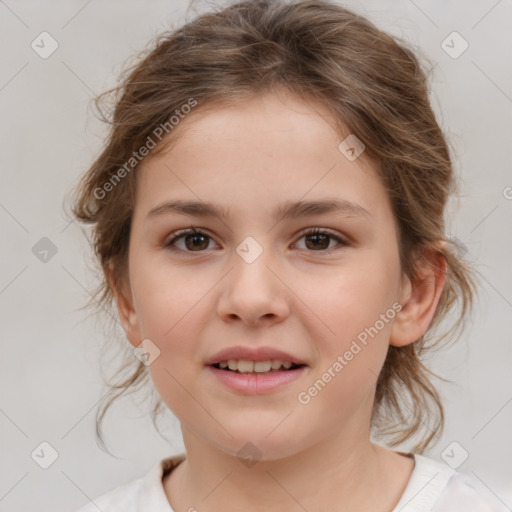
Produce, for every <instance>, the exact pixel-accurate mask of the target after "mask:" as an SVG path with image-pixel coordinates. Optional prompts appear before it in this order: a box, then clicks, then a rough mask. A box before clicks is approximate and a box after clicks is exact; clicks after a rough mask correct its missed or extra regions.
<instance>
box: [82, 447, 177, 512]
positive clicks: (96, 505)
mask: <svg viewBox="0 0 512 512" xmlns="http://www.w3.org/2000/svg"><path fill="white" fill-rule="evenodd" d="M184 458H185V454H179V455H175V456H173V457H168V458H165V459H162V460H161V461H159V462H158V463H157V464H155V465H154V466H153V467H152V468H151V470H150V471H149V472H148V473H147V474H146V475H145V476H143V477H140V478H137V479H135V480H132V481H130V482H128V483H126V484H123V485H120V486H118V487H116V488H115V489H113V490H111V491H109V492H107V493H106V494H103V495H101V496H99V497H97V498H94V499H91V500H90V502H89V503H88V504H87V505H84V506H83V507H82V508H80V509H79V510H77V511H76V512H98V510H101V511H102V512H142V511H147V510H151V511H153V512H173V510H172V508H171V506H170V504H169V502H168V500H167V497H166V495H165V491H164V488H163V484H162V476H163V475H164V473H168V472H169V471H171V470H172V469H173V468H174V467H175V466H177V465H178V464H179V463H180V462H181V461H182V460H184Z"/></svg>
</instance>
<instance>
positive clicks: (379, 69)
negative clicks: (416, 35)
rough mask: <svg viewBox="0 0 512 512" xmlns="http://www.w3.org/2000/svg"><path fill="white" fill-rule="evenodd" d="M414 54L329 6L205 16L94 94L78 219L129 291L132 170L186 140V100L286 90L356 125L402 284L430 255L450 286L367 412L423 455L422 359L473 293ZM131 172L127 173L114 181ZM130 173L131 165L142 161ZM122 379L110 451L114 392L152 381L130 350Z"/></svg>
mask: <svg viewBox="0 0 512 512" xmlns="http://www.w3.org/2000/svg"><path fill="white" fill-rule="evenodd" d="M415 51H416V52H417V50H415ZM415 51H413V50H411V49H409V48H408V45H407V43H406V42H405V41H402V40H401V39H398V38H396V37H391V36H390V35H388V34H386V33H384V32H382V31H381V30H379V29H377V28H376V27H375V26H374V25H373V24H372V23H371V22H369V21H368V20H366V19H365V18H364V17H362V16H359V15H357V14H355V13H353V12H351V11H349V10H347V9H345V8H343V7H340V6H339V5H336V4H334V3H331V2H329V1H323V0H303V1H297V2H284V1H276V0H250V1H244V2H240V3H236V4H233V5H230V6H228V7H224V8H222V9H219V10H217V11H216V12H209V13H206V14H203V15H201V16H199V17H197V18H196V19H195V20H193V21H191V22H189V23H187V24H186V25H184V26H182V27H180V28H178V29H174V30H172V31H168V32H166V33H163V34H161V35H160V36H158V37H157V38H156V39H155V41H154V47H153V48H150V49H147V50H146V51H144V52H143V53H142V54H139V57H140V61H139V62H138V63H136V64H135V65H133V66H132V67H130V68H129V69H127V70H126V71H125V72H124V74H123V75H122V80H121V83H120V85H119V86H118V87H115V88H113V89H111V90H109V91H107V92H105V93H103V94H102V95H100V96H99V97H98V98H96V100H95V101H96V106H97V108H98V110H99V111H100V113H102V115H103V120H104V121H106V122H108V123H109V124H110V132H109V136H108V140H107V141H106V144H105V146H104V149H103V151H102V152H101V154H100V155H99V156H98V158H97V159H96V160H95V161H94V163H93V164H92V166H91V167H90V169H89V171H88V172H87V173H86V174H85V175H84V176H83V178H82V180H81V182H80V184H79V187H77V189H76V191H75V194H76V195H75V197H74V203H73V206H72V211H73V214H74V215H75V216H76V217H77V218H78V219H79V220H80V221H82V222H84V223H88V224H92V225H93V231H92V238H91V239H92V243H93V248H94V252H95V255H96V256H97V258H98V260H99V262H100V264H101V267H102V269H103V271H104V272H105V271H106V268H107V266H108V265H109V264H113V268H114V270H115V276H114V278H115V282H116V283H118V284H121V283H125V282H126V278H127V273H126V270H127V255H128V246H129V235H130V222H131V215H132V212H133V208H134V197H135V185H136V173H135V172H130V171H131V169H130V168H128V169H127V167H126V165H125V164H126V162H128V161H130V159H131V158H132V157H133V155H134V154H135V153H136V152H137V151H139V150H140V148H141V147H143V146H144V145H147V144H148V141H149V139H151V140H153V141H154V139H155V128H157V127H159V126H164V125H165V123H167V125H165V126H167V127H168V128H169V129H168V130H166V131H168V135H167V136H166V137H164V138H163V139H162V142H160V141H158V144H156V147H155V149H153V150H152V152H151V155H155V154H156V153H157V152H159V151H161V150H162V149H164V148H165V147H166V146H167V144H168V143H170V142H171V141H173V140H175V139H176V137H177V136H179V135H177V134H179V129H178V130H176V131H175V132H173V131H171V127H170V125H169V119H170V118H171V116H172V115H179V117H182V116H181V115H180V114H179V112H182V110H181V109H183V111H185V109H184V108H183V106H184V105H187V104H188V105H191V104H192V102H191V100H192V101H195V102H197V103H196V105H197V106H196V107H195V112H197V111H199V109H205V108H209V106H213V107H216V106H219V104H223V103H225V104H228V103H231V102H242V101H244V99H247V98H249V97H250V96H251V95H254V94H258V93H263V92H266V91H272V90H277V88H278V87H284V88H286V89H287V90H289V91H290V92H293V93H295V94H298V95H300V96H301V97H302V98H305V99H306V98H315V99H317V100H319V101H321V102H322V103H323V104H324V105H326V106H327V107H328V108H329V110H330V111H331V112H332V114H333V118H334V119H336V120H337V122H339V123H340V124H339V127H340V130H341V129H342V127H343V126H345V127H348V129H349V130H350V132H351V133H353V134H355V135H356V136H357V137H358V138H359V139H360V140H361V141H362V142H363V143H364V144H365V146H366V150H365V151H366V155H368V157H370V158H372V159H373V160H375V161H376V162H377V163H378V164H379V165H378V172H379V174H380V176H381V179H382V180H383V183H384V184H385V186H386V188H387V191H388V193H389V197H390V199H391V202H392V206H393V209H394V214H395V217H396V221H397V226H398V232H399V244H400V260H401V265H402V269H403V272H404V274H405V275H407V276H408V277H410V278H414V276H415V275H416V270H417V266H416V265H417V263H418V260H419V258H420V257H421V256H422V255H424V254H425V250H426V249H428V248H434V249H435V251H437V253H438V254H441V255H442V257H444V258H445V260H446V262H447V282H446V285H445V287H444V289H443V292H442V295H441V298H440V302H439V304H438V307H437V310H436V313H435V316H434V319H433V322H432V324H431V326H430V328H429V330H428V332H427V334H428V336H427V334H426V335H425V336H423V337H422V338H420V339H418V340H416V341H415V342H414V343H411V344H410V345H407V346H404V347H394V346H391V347H390V348H389V350H388V354H387V357H386V360H385V363H384V366H383V369H382V371H381V373H380V375H379V377H378V382H377V391H376V397H375V403H374V408H373V414H372V428H374V429H375V432H376V433H377V435H382V436H386V437H388V438H389V444H390V445H391V446H397V445H398V444H400V443H401V442H403V441H405V440H408V439H410V438H412V437H413V436H415V435H417V434H422V435H421V436H420V439H419V441H418V442H417V444H416V445H415V447H414V449H415V450H416V451H419V452H420V453H422V452H423V450H424V449H425V448H426V447H427V446H428V445H429V444H430V443H431V442H432V440H433V439H434V438H435V437H437V436H439V434H440V433H441V431H442V428H443V421H444V418H443V407H442V404H441V401H440V397H439V395H438V392H437V391H436V388H435V387H434V385H433V384H432V383H431V380H430V376H432V375H435V374H433V373H432V372H431V371H430V370H429V369H428V368H427V367H426V366H425V364H424V362H423V361H422V359H423V357H422V356H423V355H424V354H425V352H426V351H427V349H430V348H433V347H437V346H439V344H440V343H441V341H446V340H447V339H449V338H450V339H452V337H453V336H454V335H455V334H456V333H458V332H459V331H460V328H461V327H463V326H464V321H465V318H466V316H467V314H468V313H469V311H470V310H471V307H472V301H473V292H474V288H475V285H474V281H473V278H472V274H471V272H470V269H469V268H468V267H467V265H466V264H465V263H464V261H462V260H461V259H460V258H459V257H458V247H457V245H456V244H455V243H454V242H453V241H452V240H451V239H449V238H448V237H446V236H445V234H444V210H445V205H446V202H447V199H448V197H449V195H450V193H452V192H453V191H454V190H455V185H456V184H455V181H454V173H453V169H452V162H451V158H450V153H449V149H448V144H447V141H446V139H445V137H444V135H443V133H442V131H441V129H440V127H439V125H438V123H437V121H436V118H435V115H434V112H433V110H432V108H431V105H430V102H429V87H428V83H427V77H426V73H425V72H424V70H423V69H422V65H420V63H419V60H418V57H416V55H415ZM112 93H115V98H114V108H113V113H112V115H111V116H110V115H105V114H103V112H102V105H104V100H105V99H106V98H107V97H108V96H109V95H111V94H112ZM177 110H178V111H179V112H177ZM123 166H124V169H125V172H120V169H121V168H122V167H123ZM130 166H131V167H132V168H134V169H135V168H136V162H135V161H132V162H131V164H130ZM121 175H122V176H121ZM121 178H122V179H121ZM107 182H108V183H111V185H112V186H108V187H107V188H108V194H104V193H103V192H98V191H101V190H103V191H105V190H106V188H105V184H106V183H107ZM443 241H444V244H443V243H440V242H443ZM105 275H106V274H105V273H104V274H103V276H105ZM96 300H97V302H98V303H99V305H100V306H101V307H104V306H107V307H108V308H111V307H112V305H113V304H112V302H113V294H112V288H111V286H110V284H109V282H108V281H107V279H102V282H101V284H100V286H99V288H98V289H97V290H96V293H95V295H94V297H93V301H91V303H94V301H96ZM456 303H458V305H459V314H458V316H456V317H454V318H455V321H454V322H453V324H452V326H451V328H449V329H447V330H446V332H444V333H443V334H441V335H439V334H438V335H437V336H436V337H434V336H433V334H432V332H433V328H434V327H436V326H437V325H438V324H440V323H441V320H443V319H444V318H445V317H446V316H447V313H448V311H449V310H451V309H452V307H453V306H455V304H456ZM127 370H128V374H126V371H127ZM116 378H117V382H115V383H114V384H112V383H111V384H110V385H111V387H110V391H109V393H108V395H107V396H106V400H104V404H103V407H102V408H100V409H99V410H98V414H97V417H96V420H97V435H98V437H99V439H100V441H101V442H102V443H103V441H102V436H101V422H102V420H103V417H104V415H105V413H106V411H107V409H108V408H109V407H110V406H111V404H112V402H113V401H114V400H115V399H116V398H117V397H118V396H120V395H122V394H125V393H127V392H131V391H133V389H134V388H138V387H140V386H141V385H142V384H143V383H145V382H146V381H147V379H148V372H147V368H146V367H145V366H144V365H143V364H142V363H140V362H139V361H138V360H137V359H135V357H133V354H131V353H130V356H129V359H127V360H126V362H125V364H123V366H122V368H121V369H120V370H119V372H118V373H117V374H116ZM161 406H162V404H161V402H158V403H157V406H156V407H155V409H154V410H153V423H155V419H156V416H157V414H158V412H159V410H160V408H161ZM155 426H156V423H155ZM425 426H427V428H424V427H425ZM157 429H158V427H157ZM422 430H426V432H423V433H422Z"/></svg>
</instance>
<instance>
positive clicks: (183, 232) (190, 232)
mask: <svg viewBox="0 0 512 512" xmlns="http://www.w3.org/2000/svg"><path fill="white" fill-rule="evenodd" d="M187 235H204V236H206V237H208V238H209V239H210V240H211V239H212V237H210V236H209V235H208V233H205V232H204V231H201V230H197V229H196V228H194V227H193V226H191V228H190V229H183V230H180V231H175V232H174V233H173V234H172V235H171V236H172V238H171V239H170V240H169V241H168V242H165V243H164V247H165V248H167V249H169V250H170V251H171V252H174V253H189V254H194V253H201V252H205V251H206V249H205V250H203V251H186V250H183V249H176V248H175V247H173V244H174V243H175V242H176V241H177V240H179V239H180V238H183V237H185V236H187ZM310 235H326V236H328V237H329V238H331V239H333V240H336V241H337V242H338V243H339V245H338V246H335V247H331V248H330V249H321V250H319V251H314V250H308V249H301V250H306V251H308V252H318V253H320V254H330V253H331V252H332V251H335V250H338V249H340V248H341V247H345V246H348V245H349V243H348V241H347V240H345V239H343V238H341V237H340V236H338V235H335V234H333V233H332V232H330V231H328V230H326V229H322V228H309V229H307V230H305V231H304V232H302V233H301V235H300V238H299V240H300V239H301V238H303V237H305V236H310Z"/></svg>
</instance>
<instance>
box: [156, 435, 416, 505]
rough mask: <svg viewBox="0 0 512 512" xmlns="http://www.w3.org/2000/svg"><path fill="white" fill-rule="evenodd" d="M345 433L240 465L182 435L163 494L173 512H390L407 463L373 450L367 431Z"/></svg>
mask: <svg viewBox="0 0 512 512" xmlns="http://www.w3.org/2000/svg"><path fill="white" fill-rule="evenodd" d="M347 434H348V433H347V432H343V433H340V432H339V431H337V432H336V433H335V434H334V435H333V436H331V437H328V438H323V439H322V440H321V441H320V442H318V443H317V444H314V445H312V446H310V447H308V448H307V449H304V450H302V451H300V452H295V453H294V454H293V455H290V456H288V457H285V458H280V459H277V460H260V461H258V462H256V463H255V464H254V465H251V466H246V465H245V464H243V463H242V462H241V460H240V459H239V458H237V457H236V456H233V455H230V454H228V453H226V452H225V451H223V450H219V449H218V448H216V447H215V446H212V445H211V444H210V443H207V442H206V441H205V440H204V439H202V438H200V437H198V436H196V435H195V434H194V433H193V432H192V431H190V430H188V429H187V428H183V439H184V442H185V446H186V448H187V459H186V460H185V461H184V462H182V463H181V464H180V465H179V466H178V467H177V468H176V469H175V470H174V471H173V472H172V473H171V475H170V476H172V478H169V479H167V481H166V482H165V483H164V487H165V491H166V494H167V497H168V499H169V502H170V503H171V505H172V506H173V508H174V509H175V510H193V509H194V508H195V509H197V510H201V512H217V511H219V512H220V511H225V510H226V504H229V509H230V510H246V511H259V510H262V511H263V510H265V511H266V512H271V511H274V510H275V511H277V510H279V511H280V510H283V509H285V510H286V509H290V508H294V507H295V508H297V507H301V508H302V509H305V510H307V511H308V512H314V511H317V510H325V509H328V510H337V511H343V512H353V511H354V512H355V511H360V510H374V511H376V512H377V511H383V512H387V511H389V510H392V509H393V508H394V506H395V505H396V503H397V502H398V500H399V499H400V496H401V495H402V493H403V491H404V489H405V487H406V485H407V481H408V479H409V477H410V474H411V472H412V468H413V465H414V462H413V461H412V459H409V458H406V457H403V456H400V455H398V454H396V453H395V452H391V451H389V450H386V449H385V448H383V447H380V446H378V445H374V444H372V443H371V442H370V440H369V434H368V433H367V432H360V433H359V434H357V433H355V435H354V432H352V433H351V435H347ZM344 440H350V443H347V442H346V441H344ZM173 473H174V475H173ZM192 507H193V508H192ZM297 510H298V508H297Z"/></svg>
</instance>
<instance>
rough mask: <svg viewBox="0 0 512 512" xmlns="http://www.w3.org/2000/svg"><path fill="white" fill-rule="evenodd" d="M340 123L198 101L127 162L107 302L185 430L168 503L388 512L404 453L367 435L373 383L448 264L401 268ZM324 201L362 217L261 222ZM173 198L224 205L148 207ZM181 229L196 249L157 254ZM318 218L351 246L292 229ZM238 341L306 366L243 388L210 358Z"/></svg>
mask: <svg viewBox="0 0 512 512" xmlns="http://www.w3.org/2000/svg"><path fill="white" fill-rule="evenodd" d="M333 126H334V123H333V120H332V119H331V118H330V117H329V112H328V111H327V110H326V109H325V107H324V106H323V105H322V104H319V103H315V101H314V100H312V101H309V102H305V101H304V100H303V99H300V98H298V97H295V96H293V95H292V94H290V93H286V92H281V93H277V92H273V93H267V94H265V95H263V96H258V97H255V98H254V99H251V100H248V101H246V102H244V103H243V104H238V105H236V106H222V108H218V109H216V110H210V111H207V112H206V111H205V112H201V111H200V106H199V107H198V110H196V111H194V113H192V114H190V115H189V116H188V117H187V118H185V119H184V120H182V121H181V122H180V125H179V126H178V127H177V128H176V130H177V129H179V130H181V134H180V135H181V137H180V138H179V139H178V140H177V142H176V144H175V145H174V146H173V147H172V148H171V149H170V150H168V151H167V152H164V153H161V154H159V155H156V156H154V157H151V158H147V159H146V160H145V161H144V162H143V165H142V168H140V170H138V172H139V175H138V184H137V197H136V205H135V209H134V215H133V223H132V228H131V234H130V237H131V238H130V248H129V270H128V274H129V275H128V277H129V280H127V281H126V282H125V283H124V286H121V287H120V288H118V289H115V296H116V301H117V306H118V310H119V314H120V318H121V321H122V323H123V326H124V328H125V331H126V335H127V338H128V340H129V341H130V343H131V344H132V345H134V346H138V345H140V343H141V341H142V340H143V339H150V340H151V341H152V342H153V343H154V344H155V345H156V346H158V348H159V350H160V356H159V357H158V358H157V359H155V360H154V362H153V363H152V364H151V365H150V366H149V367H148V368H149V371H150V374H151V378H152V380H153V382H154V384H155V386H156V388H157V390H158V392H159V394H160V396H161V397H162V400H163V401H164V402H165V404H166V405H167V406H168V407H169V409H170V410H171V411H172V412H173V413H174V414H175V415H176V417H177V418H178V419H179V421H180V423H181V428H182V433H183V439H184V443H185V447H186V450H187V459H186V460H185V461H184V462H183V463H181V464H180V465H179V466H178V467H177V468H176V469H175V470H174V471H173V472H171V473H170V475H169V476H168V477H167V478H166V479H165V480H164V483H163V485H164V490H165V493H166V495H167V497H168V500H169V502H170V504H171V506H172V507H173V508H174V510H175V511H176V512H178V511H187V510H189V508H190V507H195V508H196V509H197V510H200V511H206V512H210V511H221V510H222V511H225V510H247V511H259V510H262V511H263V510H265V511H273V510H276V511H277V510H290V511H291V510H297V511H299V510H303V509H306V510H308V512H313V511H320V510H337V511H344V512H349V511H354V512H355V511H356V510H357V511H360V510H373V511H375V512H377V511H382V512H385V511H390V510H392V508H393V507H394V506H395V505H396V503H397V502H398V500H399V499H400V496H401V495H402V493H403V491H404V489H405V487H406V485H407V482H408V479H409V477H410V475H411V472H412V470H413V466H414V461H413V460H412V458H410V457H406V456H404V455H403V454H399V453H397V452H393V451H391V450H388V449H386V448H384V447H382V446H379V445H376V444H373V443H371V442H370V440H369V428H370V417H371V411H372V406H373V401H374V395H375V387H376V376H377V375H378V373H379V371H380V369H381V368H382V365H383V363H384V359H385V356H386V352H387V349H388V346H389V345H390V344H392V345H395V346H403V345H406V344H408V343H411V342H413V341H414V340H416V339H418V338H419V337H420V336H421V335H422V334H424V332H425V331H426V330H427V328H428V326H429V325H430V323H431V321H432V318H433V315H434V312H435V309H436V306H437V303H438V301H439V297H440V294H441V291H442V288H443V285H444V276H445V273H444V272H445V269H446V267H445V263H444V260H441V261H436V262H435V263H436V267H437V269H438V270H436V269H435V268H433V267H432V266H430V265H427V264H423V265H422V266H420V269H419V272H418V279H417V280H415V281H414V282H411V281H410V280H409V279H407V278H406V277H405V276H404V275H403V274H402V271H401V268H400V262H399V252H398V239H397V227H396V222H395V219H394V217H393V213H392V208H391V204H390V202H389V199H388V196H387V193H386V190H385V189H384V187H383V185H382V183H381V181H380V179H379V178H378V176H377V174H376V171H375V163H374V162H372V161H371V160H369V159H368V158H367V156H366V155H365V153H363V154H362V155H361V156H360V157H359V158H357V159H356V160H355V161H353V162H351V161H349V160H348V159H347V158H345V156H344V155H342V154H341V152H340V150H339V149H338V145H339V144H340V142H341V141H342V140H343V139H344V138H345V137H346V136H347V135H348V134H349V132H348V131H346V133H343V134H340V133H337V132H336V130H334V128H333ZM333 195H335V197H336V198H338V199H345V200H347V201H350V202H352V203H356V204H358V205H359V206H361V207H363V208H364V209H366V210H367V212H368V215H367V216H366V215H354V214H351V215H347V213H338V214H334V213H328V214H322V215H310V216H305V217H295V218H293V219H288V220H282V221H280V222H278V223H277V224H276V222H275V221H274V220H273V218H272V216H271V213H272V211H273V209H274V208H275V207H276V206H277V205H279V204H281V203H282V202H284V201H287V200H289V201H296V200H299V199H302V200H316V199H325V198H332V197H333ZM175 199H190V200H200V201H205V202H211V203H215V204H218V205H220V206H223V207H226V208H229V211H230V214H231V216H230V217H229V218H228V219H224V220H221V219H217V218H201V217H192V216H189V215H182V214H174V213H164V214H161V215H156V216H153V217H150V218H148V217H147V216H148V212H149V211H150V210H151V209H153V208H154V207H156V206H158V205H160V204H161V203H163V202H165V201H169V200H175ZM191 225H192V226H194V227H195V228H196V229H198V230H200V231H201V232H203V233H204V234H205V235H206V238H199V242H198V243H199V245H200V249H195V251H194V245H193V240H192V241H191V240H190V238H189V242H188V244H186V239H185V238H183V237H182V238H181V239H179V240H177V241H176V242H175V243H174V247H175V248H176V249H181V252H178V253H175V252H171V250H170V248H169V247H165V244H166V242H169V241H170V240H171V239H172V236H171V235H172V234H173V232H176V231H178V230H183V229H187V228H190V226H191ZM315 227H319V228H322V229H327V230H329V231H331V232H332V234H333V235H335V236H339V237H340V238H342V239H344V240H345V241H346V242H347V243H346V244H340V243H339V242H337V241H336V239H335V238H327V239H323V240H324V243H325V245H322V242H318V241H317V242H316V245H315V240H314V238H313V239H312V238H311V236H304V235H303V234H301V233H302V232H303V230H304V229H307V228H315ZM248 236H251V237H253V238H254V239H255V240H256V241H257V242H258V243H259V245H260V246H261V247H262V248H263V252H262V254H261V255H260V256H259V257H258V258H257V259H256V260H255V261H254V262H252V263H250V264H248V263H246V262H245V261H244V260H243V259H242V258H241V257H240V256H239V255H238V254H237V252H236V248H237V247H238V245H239V244H240V243H241V242H242V241H243V240H244V239H245V238H246V237H248ZM324 248H329V249H332V248H334V249H332V250H331V252H330V253H328V252H326V251H325V250H322V249H324ZM187 251H188V252H187ZM432 258H434V256H432V257H431V260H432ZM112 283H113V282H112ZM397 302H398V303H400V304H401V305H402V310H401V311H400V312H399V313H398V314H397V315H396V316H394V318H393V319H392V320H391V321H389V322H388V323H386V324H385V326H384V328H382V329H381V330H380V331H379V333H378V335H376V336H375V337H374V338H373V339H370V342H369V343H368V344H367V345H366V346H365V347H364V348H363V349H362V350H361V351H360V352H359V353H358V354H357V356H355V357H354V358H353V359H352V360H351V361H350V362H349V364H347V365H346V366H345V367H344V368H343V370H342V371H341V372H339V373H337V374H336V377H335V378H333V379H332V380H331V381H330V382H329V383H328V384H327V385H326V386H325V388H324V389H323V390H322V391H321V392H320V393H318V395H317V396H315V397H314V398H312V399H311V401H310V402H309V403H308V404H307V405H302V404H301V403H299V402H298V400H297V396H298V394H299V393H300V392H302V391H306V390H307V389H308V388H309V387H310V386H311V385H312V384H313V383H314V382H315V381H316V380H317V379H319V378H320V377H321V376H322V374H323V373H324V372H325V371H326V370H327V369H328V368H329V367H332V365H333V363H334V362H335V361H336V359H337V357H338V356H339V355H340V354H343V353H344V352H345V351H346V350H347V349H349V347H350V345H351V343H352V341H353V340H354V339H356V337H357V335H358V334H359V333H360V332H362V331H363V330H364V329H365V328H366V327H369V326H373V325H374V324H375V322H376V320H378V319H379V315H381V314H383V313H386V311H389V310H390V308H391V307H392V305H393V304H394V303H397ZM234 345H247V346H255V347H256V346H263V345H270V346H275V347H277V348H279V349H281V350H284V351H287V352H289V353H292V354H294V355H296V356H298V357H300V358H302V360H304V361H305V362H306V363H307V364H308V368H307V371H306V372H305V374H304V375H303V376H301V377H300V378H299V379H297V380H295V381H293V382H291V383H289V384H287V385H285V386H284V387H282V388H280V389H278V390H276V391H274V392H273V393H267V394H260V395H242V394H240V393H237V392H236V391H233V390H230V389H228V388H226V387H224V385H223V384H221V383H220V382H219V381H218V380H217V379H216V378H215V377H214V376H212V375H211V374H210V373H209V372H208V371H207V370H206V369H205V367H204V363H205V361H206V359H207V358H208V357H210V356H211V355H213V354H214V353H215V352H217V351H219V350H221V349H224V348H226V347H230V346H234ZM248 441H250V442H251V443H252V444H253V445H255V446H256V447H257V448H258V450H259V451H260V452H261V454H262V455H261V459H260V460H259V461H258V462H257V463H256V464H255V465H253V466H251V467H247V466H245V465H244V464H242V463H241V461H240V460H239V459H238V457H237V452H238V451H239V450H240V449H241V447H242V446H244V445H245V444H246V443H247V442H248ZM219 484H220V485H219ZM203 499H204V501H202V500H203ZM226 503H229V507H228V508H226Z"/></svg>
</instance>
